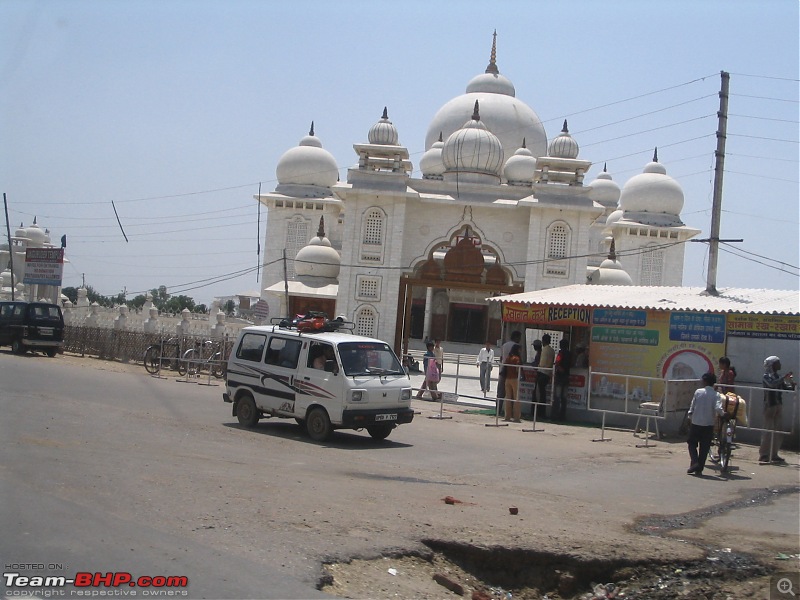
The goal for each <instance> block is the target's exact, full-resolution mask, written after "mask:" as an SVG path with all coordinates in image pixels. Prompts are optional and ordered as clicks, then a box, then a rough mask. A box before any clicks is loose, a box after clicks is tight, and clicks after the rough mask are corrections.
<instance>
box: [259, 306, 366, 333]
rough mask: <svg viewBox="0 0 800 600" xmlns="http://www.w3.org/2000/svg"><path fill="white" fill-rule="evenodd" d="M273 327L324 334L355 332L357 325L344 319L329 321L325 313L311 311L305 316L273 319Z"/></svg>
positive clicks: (338, 318)
mask: <svg viewBox="0 0 800 600" xmlns="http://www.w3.org/2000/svg"><path fill="white" fill-rule="evenodd" d="M270 323H271V324H272V325H277V326H278V327H280V328H281V329H294V330H296V331H299V332H302V333H323V332H331V331H343V330H344V331H355V328H356V324H355V323H353V322H352V321H346V320H345V318H344V317H341V316H340V317H336V318H335V319H329V318H328V315H327V314H325V313H324V312H317V311H309V312H307V313H306V314H304V315H296V316H295V317H294V318H291V317H272V318H271V319H270Z"/></svg>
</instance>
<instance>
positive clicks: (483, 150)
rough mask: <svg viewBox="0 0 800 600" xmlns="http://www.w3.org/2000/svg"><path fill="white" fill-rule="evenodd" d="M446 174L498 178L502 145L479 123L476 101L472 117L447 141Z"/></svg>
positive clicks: (501, 158)
mask: <svg viewBox="0 0 800 600" xmlns="http://www.w3.org/2000/svg"><path fill="white" fill-rule="evenodd" d="M442 160H443V162H444V166H445V169H446V171H445V172H465V173H479V174H487V175H493V176H497V177H499V176H500V167H501V166H502V164H503V146H502V145H501V144H500V140H499V139H498V138H497V136H496V135H494V134H493V133H492V132H491V131H489V130H488V129H487V128H486V125H484V124H483V123H482V122H481V117H480V107H479V104H478V101H477V100H476V101H475V107H474V111H473V113H472V118H471V119H470V120H469V121H467V122H466V123H464V125H463V127H462V128H461V129H459V130H458V131H456V132H455V133H453V134H452V135H451V136H450V137H448V138H447V141H446V142H445V143H444V148H443V149H442Z"/></svg>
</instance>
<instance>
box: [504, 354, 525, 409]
mask: <svg viewBox="0 0 800 600" xmlns="http://www.w3.org/2000/svg"><path fill="white" fill-rule="evenodd" d="M505 362H506V363H507V364H506V377H505V385H506V395H505V399H504V400H503V408H504V409H505V417H506V418H505V420H506V421H511V420H512V419H513V421H514V423H521V422H522V404H521V403H520V401H519V398H518V395H519V386H518V383H519V365H521V364H522V357H521V356H520V345H519V344H514V345H513V346H512V347H511V350H510V351H509V353H508V356H507V357H506V361H505Z"/></svg>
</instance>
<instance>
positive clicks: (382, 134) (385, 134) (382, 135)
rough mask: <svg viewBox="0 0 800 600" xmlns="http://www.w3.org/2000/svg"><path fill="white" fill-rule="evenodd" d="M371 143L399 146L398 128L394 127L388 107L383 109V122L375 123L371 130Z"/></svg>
mask: <svg viewBox="0 0 800 600" xmlns="http://www.w3.org/2000/svg"><path fill="white" fill-rule="evenodd" d="M368 137H369V143H370V144H380V145H383V146H397V140H398V139H399V137H398V135H397V127H395V126H394V125H392V122H391V121H390V120H389V114H388V111H387V110H386V107H385V106H384V107H383V116H382V117H381V120H380V121H378V122H377V123H375V125H373V126H372V127H371V128H370V130H369V136H368Z"/></svg>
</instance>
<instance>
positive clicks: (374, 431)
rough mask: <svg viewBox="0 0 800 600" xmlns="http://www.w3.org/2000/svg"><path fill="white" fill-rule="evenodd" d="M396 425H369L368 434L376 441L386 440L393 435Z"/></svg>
mask: <svg viewBox="0 0 800 600" xmlns="http://www.w3.org/2000/svg"><path fill="white" fill-rule="evenodd" d="M392 429H394V425H392V424H390V423H379V424H375V425H368V426H367V432H368V433H369V434H370V435H371V436H372V437H373V438H375V439H376V440H385V439H386V438H387V437H389V434H390V433H392Z"/></svg>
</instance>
